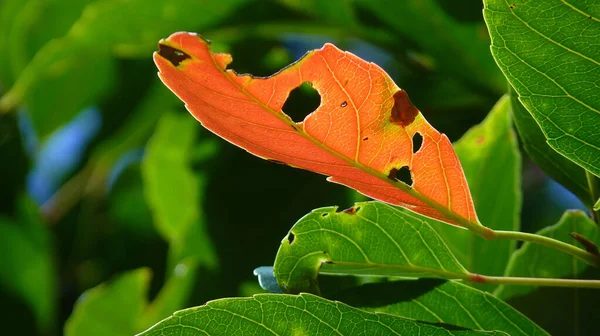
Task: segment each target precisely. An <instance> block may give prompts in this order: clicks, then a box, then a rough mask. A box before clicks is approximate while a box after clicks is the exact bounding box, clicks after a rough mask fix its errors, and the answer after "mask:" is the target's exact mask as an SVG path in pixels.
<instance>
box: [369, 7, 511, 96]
mask: <svg viewBox="0 0 600 336" xmlns="http://www.w3.org/2000/svg"><path fill="white" fill-rule="evenodd" d="M358 4H359V5H360V6H363V7H365V8H366V9H367V10H369V11H371V12H372V13H373V14H374V15H375V16H377V18H379V19H380V20H381V21H382V22H384V23H386V24H387V25H389V26H390V27H392V28H394V29H395V30H396V31H397V32H398V33H400V34H401V35H404V36H407V37H409V38H410V39H411V40H412V41H413V43H414V44H415V45H417V46H418V47H419V48H420V49H421V51H422V52H424V53H426V54H429V55H430V56H431V57H432V58H433V60H434V63H435V64H434V65H435V67H437V68H439V69H440V70H441V71H445V72H446V73H449V74H451V75H452V76H454V77H456V78H459V79H461V81H464V82H467V83H470V85H471V86H474V87H477V86H479V90H481V89H482V88H483V89H484V90H487V91H488V92H492V93H501V92H504V91H505V87H506V83H505V81H504V79H503V78H502V75H501V74H500V72H499V71H498V69H497V67H496V66H495V65H494V62H493V59H492V58H491V57H490V55H489V49H488V46H489V37H488V34H487V32H486V30H485V25H484V24H483V22H467V23H465V22H459V21H457V20H456V19H455V18H453V17H451V16H450V15H448V14H447V13H446V12H445V11H444V9H443V8H442V7H440V5H439V4H438V2H437V1H435V0H406V1H393V2H391V1H390V2H387V3H386V4H382V3H381V2H378V1H368V0H363V1H360V2H358Z"/></svg>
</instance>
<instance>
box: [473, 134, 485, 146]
mask: <svg viewBox="0 0 600 336" xmlns="http://www.w3.org/2000/svg"><path fill="white" fill-rule="evenodd" d="M484 141H485V138H484V137H483V136H480V137H479V138H477V139H476V140H475V142H476V143H477V144H479V145H481V144H482V143H483V142H484Z"/></svg>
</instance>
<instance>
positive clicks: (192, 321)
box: [140, 294, 506, 336]
mask: <svg viewBox="0 0 600 336" xmlns="http://www.w3.org/2000/svg"><path fill="white" fill-rule="evenodd" d="M184 334H185V335H188V334H189V335H193V334H203V335H357V334H360V335H416V334H419V335H441V334H443V335H506V334H505V333H503V332H499V331H491V332H486V331H474V330H468V329H463V328H457V327H454V326H447V325H435V324H430V323H424V322H419V321H415V320H412V319H407V318H403V317H400V316H394V315H389V314H381V313H371V312H366V311H363V310H360V309H356V308H352V307H350V306H348V305H346V304H343V303H341V302H335V301H329V300H326V299H323V298H320V297H318V296H314V295H311V294H301V295H285V294H258V295H255V296H254V297H252V298H235V299H221V300H216V301H211V302H209V303H208V304H206V305H205V306H201V307H197V308H191V309H186V310H182V311H180V312H177V313H175V314H174V315H173V316H172V317H170V318H168V319H166V320H163V321H162V322H160V323H158V324H157V325H155V326H154V327H152V328H151V329H149V330H147V331H145V332H143V333H141V334H140V335H145V336H153V335H157V336H158V335H161V336H169V335H184Z"/></svg>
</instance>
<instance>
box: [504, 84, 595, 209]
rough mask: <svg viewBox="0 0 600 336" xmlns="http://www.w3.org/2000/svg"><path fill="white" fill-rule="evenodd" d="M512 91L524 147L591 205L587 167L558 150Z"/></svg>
mask: <svg viewBox="0 0 600 336" xmlns="http://www.w3.org/2000/svg"><path fill="white" fill-rule="evenodd" d="M510 91H511V93H510V95H511V106H512V114H513V118H514V120H515V126H516V128H517V131H518V132H519V136H520V137H521V140H522V141H523V147H524V148H525V150H526V151H527V154H529V157H530V158H531V160H533V162H535V164H537V165H538V166H539V167H540V168H541V169H542V170H544V172H545V173H546V174H548V176H550V177H551V178H552V179H553V180H555V181H556V182H558V183H560V184H562V185H563V186H564V187H565V188H567V189H569V190H570V191H571V192H572V193H574V194H575V195H577V197H578V198H579V199H580V200H581V201H582V202H583V203H584V204H587V205H590V204H591V202H592V199H591V195H590V190H589V188H588V185H587V180H586V177H585V170H584V169H583V168H581V167H580V166H578V165H576V164H575V163H573V161H571V160H569V159H567V158H566V157H564V156H562V155H560V154H558V153H557V152H556V151H555V150H554V149H552V148H551V147H550V146H549V145H548V143H547V142H546V137H545V136H544V133H542V130H541V129H540V126H539V125H538V124H537V122H536V121H535V119H533V117H532V116H531V114H530V113H529V112H527V110H526V109H525V107H523V104H521V102H519V100H518V97H517V94H516V93H515V91H514V90H513V89H511V90H510Z"/></svg>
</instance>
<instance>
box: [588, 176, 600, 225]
mask: <svg viewBox="0 0 600 336" xmlns="http://www.w3.org/2000/svg"><path fill="white" fill-rule="evenodd" d="M585 178H586V180H587V184H588V189H589V190H590V196H591V197H592V204H593V203H594V202H600V199H599V197H600V196H599V195H598V188H596V185H597V180H596V179H597V177H596V176H595V175H593V174H592V173H590V172H589V171H587V170H586V171H585ZM597 200H598V201H597ZM594 209H595V205H594V206H593V207H592V208H591V209H590V212H591V213H592V217H593V218H594V222H596V224H598V225H600V211H596V210H594Z"/></svg>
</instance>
